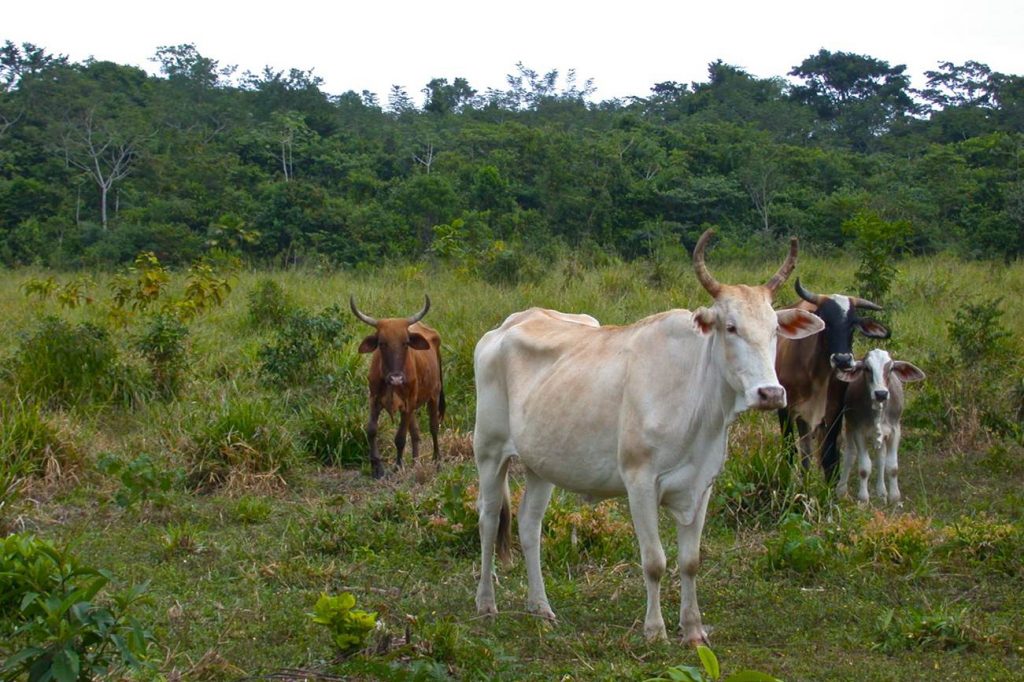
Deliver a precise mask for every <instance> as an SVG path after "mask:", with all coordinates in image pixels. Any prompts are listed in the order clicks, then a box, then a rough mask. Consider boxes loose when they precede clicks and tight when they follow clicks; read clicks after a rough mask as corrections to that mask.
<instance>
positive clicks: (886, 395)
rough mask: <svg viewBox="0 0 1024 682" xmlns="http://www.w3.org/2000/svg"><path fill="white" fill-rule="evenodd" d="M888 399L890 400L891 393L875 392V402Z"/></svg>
mask: <svg viewBox="0 0 1024 682" xmlns="http://www.w3.org/2000/svg"><path fill="white" fill-rule="evenodd" d="M888 399H889V391H885V390H880V391H875V400H877V401H878V402H883V401H885V400H888Z"/></svg>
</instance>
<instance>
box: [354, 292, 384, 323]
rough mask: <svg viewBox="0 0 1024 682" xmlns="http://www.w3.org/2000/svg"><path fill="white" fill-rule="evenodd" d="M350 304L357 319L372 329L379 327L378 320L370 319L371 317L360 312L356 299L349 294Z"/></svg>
mask: <svg viewBox="0 0 1024 682" xmlns="http://www.w3.org/2000/svg"><path fill="white" fill-rule="evenodd" d="M348 304H349V306H350V307H351V308H352V314H353V315H355V316H356V317H358V318H359V319H360V320H362V321H363V322H365V323H366V324H368V325H370V326H371V327H376V326H377V320H375V319H373V318H372V317H370V316H369V315H367V314H366V313H364V312H362V311H361V310H359V308H357V307H356V299H355V298H353V297H352V295H351V294H349V297H348Z"/></svg>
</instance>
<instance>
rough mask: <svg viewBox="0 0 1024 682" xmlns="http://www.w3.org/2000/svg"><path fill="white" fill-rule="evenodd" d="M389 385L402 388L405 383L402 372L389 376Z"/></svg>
mask: <svg viewBox="0 0 1024 682" xmlns="http://www.w3.org/2000/svg"><path fill="white" fill-rule="evenodd" d="M388 383H389V384H391V385H392V386H401V385H402V384H404V383H405V375H404V374H402V373H400V372H395V373H394V374H389V375H388Z"/></svg>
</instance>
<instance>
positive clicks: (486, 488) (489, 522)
mask: <svg viewBox="0 0 1024 682" xmlns="http://www.w3.org/2000/svg"><path fill="white" fill-rule="evenodd" d="M473 447H474V450H475V451H476V468H477V474H478V476H479V483H480V490H479V492H478V493H477V500H476V508H477V515H478V517H479V521H478V524H477V525H478V530H479V531H480V583H479V584H478V585H477V589H476V610H477V613H479V614H481V615H487V614H493V613H497V612H498V607H497V606H496V605H495V601H494V577H493V576H494V548H495V544H496V543H497V541H498V532H499V525H500V522H501V513H502V505H504V504H506V503H507V502H506V501H507V499H508V478H507V476H508V460H507V459H504V460H503V458H502V456H501V449H500V446H499V447H498V448H494V449H491V450H485V449H484V448H483V447H482V445H481V443H480V441H479V439H476V438H474V444H473Z"/></svg>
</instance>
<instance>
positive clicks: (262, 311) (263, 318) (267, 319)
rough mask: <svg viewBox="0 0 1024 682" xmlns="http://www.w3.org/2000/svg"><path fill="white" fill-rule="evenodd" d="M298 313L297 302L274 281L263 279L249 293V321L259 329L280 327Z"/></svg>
mask: <svg viewBox="0 0 1024 682" xmlns="http://www.w3.org/2000/svg"><path fill="white" fill-rule="evenodd" d="M295 312H296V306H295V302H294V301H293V300H292V297H291V296H289V295H288V293H287V292H286V291H285V290H284V288H283V287H282V286H281V285H280V284H278V283H277V282H276V281H274V280H272V279H261V280H259V281H258V282H256V286H255V287H253V289H252V291H250V292H249V321H250V322H251V323H252V324H253V325H255V326H257V327H279V326H281V325H283V324H284V323H285V322H286V321H287V320H288V318H290V317H291V316H292V315H294V314H295Z"/></svg>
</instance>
